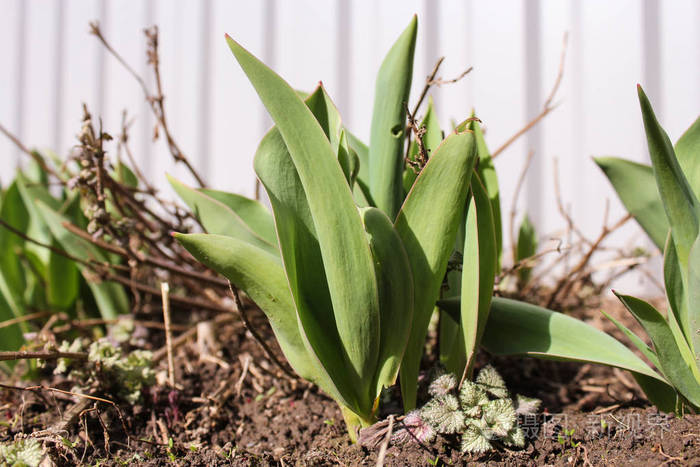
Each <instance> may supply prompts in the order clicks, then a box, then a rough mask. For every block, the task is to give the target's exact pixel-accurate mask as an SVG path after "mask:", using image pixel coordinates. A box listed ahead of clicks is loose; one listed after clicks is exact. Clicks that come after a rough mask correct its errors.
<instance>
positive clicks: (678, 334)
mask: <svg viewBox="0 0 700 467" xmlns="http://www.w3.org/2000/svg"><path fill="white" fill-rule="evenodd" d="M667 237H668V238H667V241H666V249H665V250H664V285H665V287H666V299H667V300H668V304H669V310H668V313H667V318H666V319H667V321H668V325H669V327H670V328H671V332H672V333H673V336H674V338H675V339H676V341H677V342H683V341H685V342H692V336H691V332H692V330H691V328H690V323H689V315H688V297H687V296H686V294H685V291H684V289H685V287H684V285H683V275H682V274H681V270H680V265H679V264H678V256H677V255H676V246H675V244H674V243H673V236H672V235H671V232H670V231H669V232H668V236H667ZM679 345H680V344H679Z"/></svg>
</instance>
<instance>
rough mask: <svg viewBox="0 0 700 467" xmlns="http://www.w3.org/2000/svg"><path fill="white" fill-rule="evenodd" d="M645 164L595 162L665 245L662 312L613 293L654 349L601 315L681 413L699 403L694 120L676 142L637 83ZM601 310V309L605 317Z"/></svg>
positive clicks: (699, 251)
mask: <svg viewBox="0 0 700 467" xmlns="http://www.w3.org/2000/svg"><path fill="white" fill-rule="evenodd" d="M638 93H639V101H640V104H641V108H642V117H643V119H644V128H645V131H646V136H647V143H648V146H649V156H650V158H651V166H645V165H642V164H637V163H634V162H630V161H626V160H623V159H617V158H599V159H596V162H597V163H598V165H599V166H600V167H601V169H602V170H603V172H604V173H605V174H606V175H607V176H608V178H609V180H610V181H611V183H612V184H613V186H614V187H615V190H616V191H617V194H618V195H619V197H620V199H621V200H622V202H623V203H624V205H625V206H626V207H627V209H628V210H629V212H630V213H631V214H632V215H633V216H634V218H635V219H636V220H637V221H638V222H639V224H640V225H641V226H642V228H643V229H644V230H645V231H646V232H647V233H648V235H649V237H650V238H651V239H652V241H653V242H654V243H655V244H656V245H657V246H658V247H659V248H660V249H662V250H663V251H664V282H665V286H666V297H667V299H668V308H669V311H668V313H666V317H664V316H663V315H662V314H661V313H660V312H659V311H658V310H656V309H655V308H654V307H653V306H652V305H650V304H649V303H647V302H645V301H643V300H640V299H638V298H635V297H631V296H627V295H622V294H617V293H616V295H617V297H618V298H619V299H620V300H621V301H622V303H623V304H624V305H625V307H627V309H628V310H629V311H630V312H631V313H632V314H633V315H634V317H635V318H636V319H637V321H639V323H640V324H641V325H642V327H643V328H644V330H645V331H646V333H647V335H648V336H649V339H650V340H651V342H652V344H653V348H650V347H649V346H647V345H646V344H645V343H644V341H643V340H642V339H641V338H640V337H638V336H637V335H635V334H634V333H632V331H630V330H629V329H627V328H626V327H624V326H623V325H622V324H621V323H619V322H617V321H615V320H614V319H613V318H611V317H610V316H608V318H610V319H611V320H613V322H614V323H615V324H616V325H617V327H618V328H620V330H621V331H622V332H624V333H625V334H626V335H627V336H628V337H629V338H630V340H631V341H632V343H633V344H634V345H635V346H636V347H637V348H638V349H639V351H640V352H642V353H643V354H644V355H645V356H646V357H647V358H648V359H649V361H650V362H651V363H652V364H653V365H654V366H655V367H656V368H657V369H658V370H659V371H660V372H661V373H662V374H663V375H664V377H665V379H666V380H667V381H668V383H669V384H670V385H672V386H673V388H675V391H668V390H667V388H665V387H664V388H663V389H664V390H663V391H658V390H657V389H656V387H655V386H653V385H652V386H644V385H643V386H642V387H643V388H644V389H645V391H646V392H647V395H649V397H650V398H651V399H652V400H655V401H656V403H657V405H659V406H660V407H663V408H664V409H665V410H668V411H671V410H673V411H675V412H677V413H682V412H683V410H684V407H686V406H689V407H692V408H693V409H694V410H695V411H697V410H699V409H700V235H699V230H700V229H699V220H700V202H699V201H698V197H700V118H699V119H697V120H696V121H695V123H693V125H692V126H691V127H690V128H689V129H688V130H687V131H686V132H685V133H684V134H683V136H681V138H680V139H679V140H678V142H677V143H676V146H675V148H674V146H673V145H672V144H671V141H670V140H669V138H668V135H667V134H666V132H665V131H664V129H663V128H662V127H661V125H660V124H659V122H658V121H657V119H656V116H655V115H654V111H653V109H652V106H651V104H650V102H649V100H648V99H647V97H646V95H645V94H644V91H643V90H642V88H641V87H638ZM606 316H607V315H606Z"/></svg>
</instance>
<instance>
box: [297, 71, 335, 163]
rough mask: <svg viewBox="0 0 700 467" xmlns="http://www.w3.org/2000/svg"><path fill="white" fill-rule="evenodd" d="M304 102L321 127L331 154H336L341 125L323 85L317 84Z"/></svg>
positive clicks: (333, 104)
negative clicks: (329, 145) (329, 144)
mask: <svg viewBox="0 0 700 467" xmlns="http://www.w3.org/2000/svg"><path fill="white" fill-rule="evenodd" d="M304 102H305V103H306V106H307V107H308V108H309V110H310V111H311V113H312V114H313V115H314V117H315V118H316V122H318V124H319V125H321V128H322V129H323V132H324V133H325V135H326V138H327V139H328V141H329V142H330V143H331V149H332V150H333V153H334V154H337V153H338V147H339V146H340V134H341V132H342V130H343V123H342V121H341V118H340V113H339V112H338V108H337V107H336V106H335V103H334V102H333V100H332V99H331V97H330V96H329V95H328V93H327V92H326V89H325V88H324V87H323V84H319V85H318V86H317V87H316V89H315V90H314V92H313V93H311V95H309V97H307V98H306V99H304Z"/></svg>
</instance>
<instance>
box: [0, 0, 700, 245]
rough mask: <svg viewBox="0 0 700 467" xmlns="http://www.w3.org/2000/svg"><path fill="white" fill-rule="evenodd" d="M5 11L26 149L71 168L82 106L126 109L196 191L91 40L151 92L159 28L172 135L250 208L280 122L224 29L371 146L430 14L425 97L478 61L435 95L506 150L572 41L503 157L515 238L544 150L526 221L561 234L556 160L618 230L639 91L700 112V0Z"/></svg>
mask: <svg viewBox="0 0 700 467" xmlns="http://www.w3.org/2000/svg"><path fill="white" fill-rule="evenodd" d="M0 8H1V11H2V12H3V14H2V15H0V66H1V67H2V68H1V69H2V73H0V123H2V124H3V125H4V126H5V127H6V128H7V129H9V130H10V131H12V132H14V133H16V134H17V135H18V136H19V137H20V138H21V140H22V141H23V142H25V143H26V144H27V145H28V146H32V147H38V148H40V149H41V148H51V149H54V150H55V151H56V152H58V153H59V154H61V155H65V154H67V153H68V151H69V149H70V147H71V146H72V145H73V144H74V143H75V135H76V134H77V132H78V131H79V129H80V118H81V115H82V110H81V104H82V103H83V102H85V103H86V104H87V105H88V106H89V108H90V110H91V111H92V112H93V114H94V115H95V116H96V117H97V116H99V117H101V118H102V121H103V124H104V128H105V130H106V131H108V132H111V133H113V134H114V135H116V134H118V133H119V131H120V126H121V119H122V111H123V110H127V111H128V115H129V117H130V118H132V119H133V124H132V126H131V130H130V136H131V138H130V146H131V150H132V151H133V152H134V154H135V155H136V156H137V158H138V159H139V163H140V164H141V166H142V167H143V168H144V171H145V172H146V173H147V174H148V175H149V177H151V178H152V179H153V182H154V183H155V184H156V186H159V187H163V188H165V189H166V190H169V189H168V188H167V184H166V183H165V179H164V173H165V172H166V171H167V172H171V173H173V174H175V175H176V176H178V177H181V178H183V179H185V180H187V181H190V182H191V181H192V179H191V177H189V175H188V174H187V173H186V172H185V171H184V170H183V168H182V167H180V166H175V165H174V164H173V162H172V158H171V157H170V155H169V154H168V152H167V148H166V145H165V143H164V141H163V138H162V137H161V138H160V139H159V140H158V141H157V142H155V143H153V142H152V138H153V128H154V119H153V117H152V115H151V113H150V110H149V108H148V106H147V104H145V103H144V100H143V95H142V92H141V89H140V87H139V86H138V84H137V83H136V82H135V81H134V80H133V79H132V78H131V77H130V76H129V74H128V73H127V72H126V71H125V70H124V69H123V67H121V65H119V64H118V63H117V62H116V61H115V60H114V59H113V57H111V56H110V55H109V54H108V53H107V52H106V51H105V50H104V49H103V48H101V47H100V46H99V44H98V43H97V40H96V39H95V38H94V37H91V36H90V35H88V22H89V21H92V20H98V21H100V24H101V26H102V29H103V32H104V34H105V35H106V36H107V38H108V39H109V41H110V42H111V43H112V44H113V45H114V47H115V48H116V49H117V50H118V51H119V53H120V54H121V55H122V56H123V57H124V58H125V59H126V60H127V61H128V62H129V63H130V64H131V66H132V67H133V68H134V69H135V70H136V72H138V73H139V74H141V75H143V76H144V77H146V82H147V84H148V85H149V86H150V87H151V89H153V84H154V83H153V79H152V76H151V73H150V70H149V68H148V66H147V65H146V63H145V44H146V41H145V37H144V35H143V32H142V31H143V29H144V28H145V27H147V26H149V25H152V24H157V25H158V26H159V28H160V33H161V36H160V51H161V54H160V58H161V70H162V77H163V86H164V94H165V96H166V100H165V104H166V111H167V117H168V122H169V125H170V127H171V130H172V132H173V134H174V135H175V137H176V139H177V141H178V143H179V144H180V146H181V148H182V150H183V151H184V152H185V153H186V154H187V155H188V157H189V158H190V160H191V161H192V162H193V163H194V164H195V165H196V166H197V168H198V169H199V170H200V171H201V172H202V174H203V176H204V177H205V179H206V180H207V181H208V182H209V184H210V185H212V186H214V187H218V188H221V189H226V190H232V191H237V192H240V193H244V194H247V195H252V194H253V191H254V186H255V183H254V180H255V179H254V173H253V170H252V158H253V154H254V152H255V148H256V146H257V143H258V141H259V139H260V137H261V136H262V134H263V133H264V131H265V130H266V129H267V128H268V127H269V125H270V121H269V118H268V117H267V116H266V113H265V112H264V109H263V108H262V106H261V105H260V103H259V101H258V99H257V97H256V95H255V92H254V90H253V88H252V86H251V85H250V84H249V83H248V81H247V80H246V79H245V76H244V75H243V73H242V72H241V71H240V69H239V68H238V66H237V65H236V63H235V60H234V59H233V57H232V56H231V54H230V52H229V50H228V47H227V46H226V43H225V41H224V38H223V36H224V33H229V34H231V35H232V36H233V37H234V38H236V39H237V40H238V41H240V42H241V43H242V44H243V45H244V46H245V47H247V48H249V49H250V50H251V51H252V52H253V53H254V54H256V55H257V56H258V57H260V58H262V59H263V60H264V61H266V62H267V63H268V64H270V65H271V66H272V67H273V68H275V69H276V70H277V71H278V72H279V73H280V74H281V75H282V76H283V77H284V78H285V79H287V80H288V81H289V82H290V83H291V84H292V85H293V86H295V87H297V88H299V89H304V90H312V89H313V87H315V86H316V84H317V83H318V81H323V83H324V85H325V86H326V87H327V89H328V90H329V92H330V93H331V95H332V96H333V97H334V99H335V101H336V103H337V105H338V107H339V108H340V110H341V113H342V114H343V118H344V120H345V122H346V124H347V126H348V127H349V128H350V129H351V130H352V131H353V132H355V133H356V134H358V135H359V136H360V137H362V138H363V139H365V140H366V139H368V136H369V127H370V122H371V113H372V104H373V94H374V77H375V74H376V72H377V69H378V67H379V65H380V62H381V60H382V57H383V55H384V53H385V52H386V51H387V49H388V48H389V46H390V45H391V43H392V41H393V40H394V39H395V37H396V36H397V35H398V34H399V33H400V32H401V30H402V29H403V28H404V27H405V26H406V24H407V23H408V21H409V20H410V18H411V16H412V15H413V14H418V15H419V34H418V42H417V47H416V61H415V74H414V81H413V99H414V100H415V99H416V98H417V95H418V93H419V91H420V89H421V88H422V86H423V84H424V79H425V76H426V75H427V74H428V73H429V72H430V70H431V69H432V67H433V65H434V63H435V61H436V60H437V58H438V57H440V56H445V57H446V60H445V62H444V64H443V67H442V69H441V72H440V73H439V75H440V76H442V77H444V78H452V77H454V76H457V75H458V74H459V73H461V72H462V71H463V70H464V69H466V68H467V67H469V66H473V67H474V70H473V71H472V73H471V74H469V75H468V76H467V77H466V78H464V79H463V80H462V81H460V82H459V83H456V84H453V85H448V86H443V87H442V88H435V89H434V90H433V96H434V98H435V101H436V105H437V108H438V113H439V117H440V120H441V122H442V125H443V127H444V128H445V129H449V127H450V125H451V122H452V121H453V120H456V121H459V120H461V119H464V118H466V117H467V116H469V114H470V112H471V110H472V109H475V110H476V112H477V115H478V116H479V117H480V118H481V119H482V121H483V123H484V126H485V128H486V138H487V142H488V144H489V146H490V147H491V148H492V149H495V148H496V147H498V146H499V145H500V144H501V143H503V142H504V141H505V140H506V139H507V138H508V137H509V136H510V135H511V134H513V133H514V132H515V131H517V130H518V129H519V128H521V127H522V126H523V125H524V124H525V123H526V122H527V121H528V120H529V119H530V118H531V117H532V116H534V115H535V114H536V113H537V112H538V111H539V110H540V108H541V106H542V104H543V101H544V99H545V98H546V97H547V95H548V93H549V91H550V88H551V86H552V84H553V81H554V79H555V77H556V73H557V68H558V64H559V55H560V52H561V43H562V36H563V34H564V32H566V31H568V32H569V47H568V51H567V57H566V62H565V69H564V78H563V81H562V83H561V88H560V91H559V94H558V96H557V98H556V99H555V101H556V102H558V103H559V106H558V108H557V109H556V110H555V111H554V112H553V113H552V114H551V115H550V116H549V117H547V119H546V120H545V121H544V122H543V123H542V124H540V125H539V126H537V127H536V128H535V129H534V130H533V131H532V132H531V133H530V134H528V135H526V136H525V137H523V138H521V139H520V140H519V141H518V142H516V143H515V144H513V145H512V146H510V148H508V150H506V151H504V152H503V153H502V154H501V155H500V156H499V158H498V159H497V161H496V166H497V169H498V170H499V176H500V180H501V188H502V202H503V204H504V205H503V216H504V227H505V228H507V227H508V212H509V210H510V203H511V198H512V196H513V191H514V188H515V183H516V180H517V178H518V176H519V173H520V170H521V168H522V165H523V163H524V161H525V158H526V155H527V153H528V152H529V151H530V150H532V151H534V152H535V157H534V161H533V165H532V167H531V169H530V172H529V174H528V178H527V181H526V185H525V187H524V189H523V194H522V196H521V198H520V200H519V203H518V212H519V215H518V221H519V219H520V216H521V215H522V214H523V213H524V212H525V211H528V212H529V213H530V215H531V217H533V218H534V219H535V220H536V222H537V225H538V229H539V231H540V232H542V233H545V232H553V231H555V230H557V229H560V228H561V227H563V222H562V219H561V216H560V215H559V214H558V212H557V209H556V202H555V193H554V184H553V177H554V175H553V169H554V164H553V161H554V158H556V159H557V160H558V165H559V180H560V182H561V192H562V199H563V201H564V202H565V204H566V205H567V207H568V208H570V210H571V213H572V215H573V217H574V219H575V221H576V222H577V223H578V224H579V226H580V227H581V229H582V230H583V231H584V232H586V233H587V234H589V235H594V234H596V233H597V232H598V231H599V228H600V226H601V222H602V220H603V212H604V210H605V206H606V200H609V203H610V214H609V219H610V220H611V221H613V220H615V219H616V218H618V217H619V216H620V215H622V213H623V210H622V207H621V205H620V203H619V202H618V201H617V199H616V197H615V195H614V193H613V192H612V191H611V189H610V188H609V187H608V183H607V181H606V180H605V179H604V177H603V176H602V174H601V173H600V171H599V170H598V169H597V167H596V166H595V165H594V164H593V162H592V161H591V156H595V155H620V156H624V157H628V158H631V159H635V160H640V161H641V160H645V159H646V158H647V155H646V143H645V141H644V136H643V131H642V123H641V118H640V114H639V110H638V104H637V99H636V90H635V85H636V83H641V84H642V85H643V86H645V89H647V91H648V92H649V95H650V97H651V99H652V102H653V103H654V104H655V108H656V110H657V112H658V116H659V118H660V120H661V122H662V124H664V126H665V127H666V128H667V129H668V131H669V134H670V136H671V138H672V139H674V140H675V139H676V138H677V137H678V136H679V135H680V134H681V133H682V131H684V130H685V128H686V127H687V126H688V125H689V124H690V123H691V121H692V120H693V118H695V117H696V116H697V115H698V113H699V110H700V89H699V87H698V86H697V83H700V28H697V27H696V26H697V24H700V3H698V2H696V1H693V0H676V1H673V2H670V1H669V2H657V1H655V0H623V1H617V2H608V1H603V0H595V1H585V2H584V1H582V0H568V1H558V0H535V1H522V0H498V1H486V0H482V1H480V0H466V1H465V0H441V1H430V0H402V1H398V0H396V1H382V2H375V1H370V0H333V1H324V0H297V1H288V0H262V1H257V2H250V1H244V0H233V1H229V0H204V1H199V2H191V1H186V0H143V1H130V2H125V1H117V0H96V1H95V0H56V1H53V2H48V1H41V0H0ZM414 102H415V101H414ZM412 104H413V102H412ZM0 154H2V155H1V156H0V180H1V181H3V182H7V181H9V180H10V179H11V177H12V171H13V168H14V167H15V166H16V164H17V163H18V160H24V159H25V158H24V157H20V154H19V152H18V151H17V150H16V149H15V148H14V147H13V145H12V144H11V143H10V142H9V141H7V140H6V139H4V138H0ZM635 236H636V241H637V242H643V241H644V240H643V237H642V236H641V235H639V229H638V228H637V227H636V226H634V225H633V224H632V223H630V225H629V226H627V227H626V228H625V229H623V230H622V231H621V232H619V233H618V235H617V239H618V240H617V241H618V243H619V244H624V243H625V242H626V241H627V240H629V239H630V238H631V237H635ZM507 237H508V235H507V234H506V238H507Z"/></svg>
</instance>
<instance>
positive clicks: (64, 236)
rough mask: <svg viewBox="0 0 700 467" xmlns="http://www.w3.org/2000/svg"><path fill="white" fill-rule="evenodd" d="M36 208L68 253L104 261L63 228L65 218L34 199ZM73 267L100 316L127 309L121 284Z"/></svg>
mask: <svg viewBox="0 0 700 467" xmlns="http://www.w3.org/2000/svg"><path fill="white" fill-rule="evenodd" d="M36 208H37V212H38V213H40V215H41V216H42V218H43V220H44V222H46V225H47V226H48V227H49V229H50V230H51V234H52V235H53V236H54V237H55V238H56V240H57V241H58V243H59V244H60V245H61V246H62V247H63V249H64V250H65V251H66V252H67V253H68V254H70V255H71V256H75V257H77V258H81V259H83V260H85V261H89V260H95V261H99V262H106V261H107V258H106V256H105V254H104V253H103V252H102V251H101V250H99V249H98V248H97V247H96V246H95V245H93V244H92V243H90V242H88V241H86V240H84V239H82V238H80V237H78V236H77V235H74V234H72V233H71V232H70V231H68V230H67V229H66V228H65V227H63V223H64V222H69V220H68V219H67V218H66V217H64V216H63V215H61V214H59V213H58V212H56V211H54V210H53V209H51V208H50V207H49V206H47V205H46V204H45V203H44V202H43V201H38V202H37V203H36ZM77 266H78V269H80V272H81V273H82V274H83V277H84V278H85V280H86V281H87V283H88V286H89V287H90V290H91V291H92V294H93V296H94V297H95V302H96V303H97V306H98V308H99V310H100V314H101V315H102V317H103V318H105V319H113V318H116V317H117V316H118V315H120V314H124V313H128V312H129V300H128V298H127V296H126V292H124V288H123V287H122V286H121V285H119V284H116V283H113V282H103V281H100V280H99V278H97V277H95V274H94V273H93V272H92V271H90V269H89V268H88V267H87V266H85V265H83V264H78V265H77Z"/></svg>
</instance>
